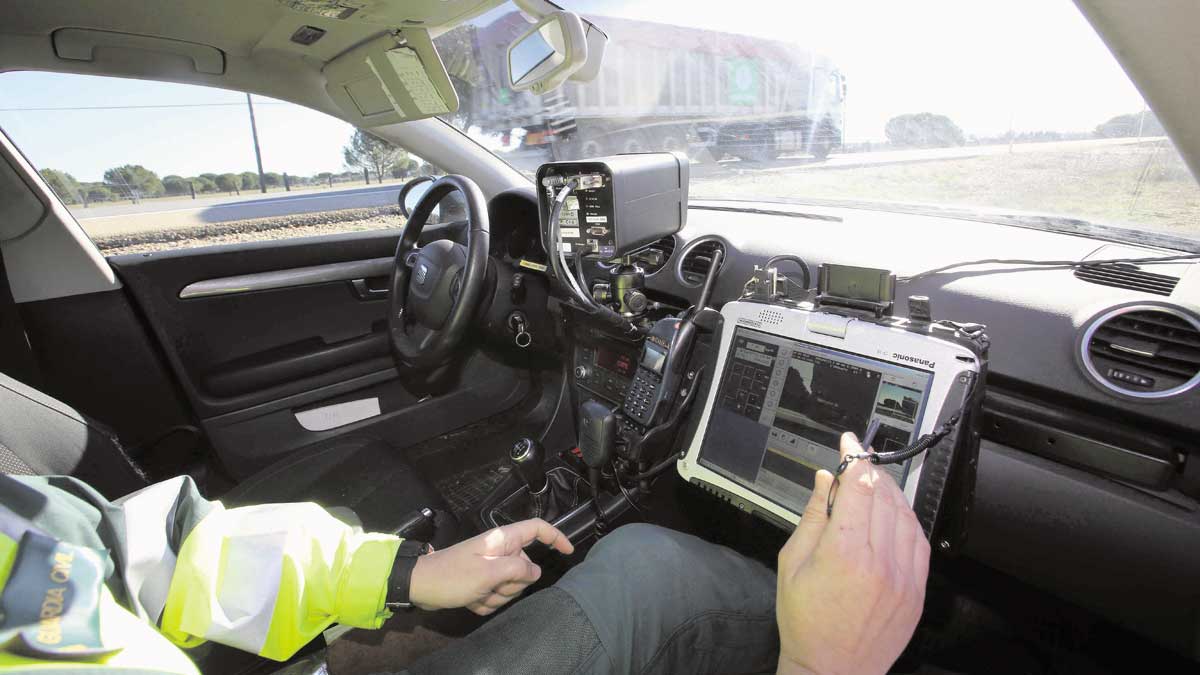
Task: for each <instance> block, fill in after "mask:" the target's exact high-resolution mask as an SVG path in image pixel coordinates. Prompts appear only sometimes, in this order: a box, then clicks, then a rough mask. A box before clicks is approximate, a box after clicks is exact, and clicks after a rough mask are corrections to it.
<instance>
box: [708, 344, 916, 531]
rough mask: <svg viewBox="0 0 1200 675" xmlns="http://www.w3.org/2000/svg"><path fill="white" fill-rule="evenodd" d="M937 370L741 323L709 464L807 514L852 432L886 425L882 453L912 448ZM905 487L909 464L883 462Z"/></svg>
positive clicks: (712, 428)
mask: <svg viewBox="0 0 1200 675" xmlns="http://www.w3.org/2000/svg"><path fill="white" fill-rule="evenodd" d="M932 381H933V374H932V373H930V372H928V371H925V370H920V369H917V368H911V367H908V366H901V365H898V364H894V363H890V362H886V361H880V360H877V359H873V358H870V357H866V356H862V355H858V354H851V353H848V352H843V351H839V350H837V349H833V348H830V347H824V346H820V345H815V344H811V343H808V342H802V341H799V340H793V339H790V338H786V337H782V336H779V335H772V334H770V333H763V332H760V331H755V330H751V329H748V328H741V327H739V328H737V329H736V331H735V332H734V335H733V343H732V345H731V346H730V353H729V354H728V355H727V357H726V364H725V373H724V374H723V377H722V380H721V384H720V388H719V389H718V391H717V398H716V403H715V405H714V406H713V411H712V414H711V416H710V418H709V423H708V430H707V432H706V433H705V437H704V443H703V445H702V446H701V448H700V454H699V457H698V459H699V462H700V464H702V465H703V466H705V467H707V468H709V469H711V470H713V471H716V472H717V473H719V474H721V475H723V476H725V477H726V478H729V479H730V480H732V481H735V482H737V483H739V484H741V485H743V486H745V487H746V488H748V489H750V490H753V491H754V492H757V493H759V494H761V495H763V496H764V497H766V498H768V499H770V500H771V501H774V502H776V503H777V504H779V505H781V506H783V507H785V508H787V509H789V510H791V511H793V512H795V513H800V512H802V511H803V510H804V506H805V504H806V503H807V501H808V498H809V496H810V495H811V494H812V487H813V484H814V480H815V477H816V472H817V471H818V470H820V469H826V470H830V471H832V470H834V469H835V468H836V467H837V465H838V462H839V455H838V445H839V439H840V437H841V435H842V433H843V432H846V431H852V432H854V433H855V434H857V435H858V436H859V437H860V438H861V437H862V435H863V433H864V432H865V431H866V428H867V425H868V424H869V423H870V421H871V420H872V419H878V420H879V421H880V423H881V425H880V427H879V431H878V433H877V434H876V436H875V442H874V446H875V450H877V451H879V452H885V451H890V450H899V449H901V448H903V447H905V446H907V445H908V444H909V443H910V442H911V439H912V438H913V436H914V434H915V433H916V432H917V430H918V429H919V428H920V426H921V417H922V415H923V414H924V412H925V399H926V397H927V396H928V393H929V389H930V386H931V384H932ZM879 468H880V469H881V470H883V471H886V472H888V473H890V474H891V475H892V477H893V478H894V479H895V480H896V482H897V483H898V484H900V485H901V486H903V485H904V479H905V474H906V472H907V469H908V463H907V462H904V463H901V464H892V465H883V466H880V467H879Z"/></svg>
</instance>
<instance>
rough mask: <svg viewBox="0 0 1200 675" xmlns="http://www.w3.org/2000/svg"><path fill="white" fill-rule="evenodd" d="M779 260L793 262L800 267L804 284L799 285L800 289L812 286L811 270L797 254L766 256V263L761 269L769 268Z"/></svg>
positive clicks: (779, 261)
mask: <svg viewBox="0 0 1200 675" xmlns="http://www.w3.org/2000/svg"><path fill="white" fill-rule="evenodd" d="M781 262H791V263H795V264H796V266H797V267H799V268H800V271H801V272H803V273H804V285H803V286H801V289H803V290H806V291H807V290H808V289H810V288H812V271H811V270H809V268H808V263H806V262H804V258H801V257H800V256H798V255H773V256H771V257H770V258H767V264H765V265H763V269H768V270H769V269H771V268H772V267H775V266H776V265H778V264H779V263H781Z"/></svg>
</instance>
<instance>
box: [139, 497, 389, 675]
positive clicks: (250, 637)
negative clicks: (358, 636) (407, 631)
mask: <svg viewBox="0 0 1200 675" xmlns="http://www.w3.org/2000/svg"><path fill="white" fill-rule="evenodd" d="M399 545H400V539H399V538H397V537H394V536H391V535H384V534H372V533H366V532H363V531H362V530H361V529H360V528H357V527H353V526H351V525H348V524H346V523H344V522H342V521H341V520H338V519H337V518H335V517H333V516H332V515H330V514H329V512H327V511H326V510H325V509H323V508H321V507H320V506H318V505H316V504H312V503H298V504H266V505H261V506H247V507H240V508H235V509H224V508H222V507H221V506H220V505H219V504H216V505H215V507H214V508H213V509H212V510H211V511H210V512H209V513H208V514H207V515H206V516H205V517H204V518H203V520H201V521H200V522H199V523H198V524H197V525H196V526H195V527H194V528H193V529H192V530H191V532H190V533H189V534H188V535H187V537H186V539H184V541H183V545H182V546H181V547H180V549H179V553H178V556H177V560H176V563H175V569H174V574H173V575H172V577H171V583H170V589H169V590H168V592H167V598H166V606H165V607H164V609H163V613H162V621H161V625H160V629H161V630H162V632H163V634H164V635H166V636H167V637H168V638H170V639H171V640H172V641H173V642H175V643H176V644H178V645H181V646H185V647H187V646H194V645H197V644H199V643H201V642H203V641H205V640H212V641H214V642H219V643H222V644H226V645H230V646H232V647H236V648H239V649H243V650H245V651H249V652H254V653H256V654H259V655H261V656H265V657H267V658H271V659H275V660H278V661H283V660H286V659H287V658H289V657H290V656H291V655H292V654H294V653H295V652H296V650H298V649H299V648H300V647H302V646H304V645H305V644H306V643H308V642H309V641H310V640H312V639H313V638H314V637H316V636H317V635H319V634H320V633H321V632H322V631H324V630H325V629H326V628H328V627H329V626H330V625H331V624H333V623H341V624H345V625H349V626H355V627H358V628H378V627H379V626H380V625H381V624H382V623H383V621H384V620H385V619H386V618H388V617H389V616H391V613H390V612H389V611H388V610H387V609H386V607H385V604H384V603H385V598H386V595H387V582H388V577H389V575H390V574H391V570H392V564H393V562H394V561H395V558H396V552H397V549H398V547H399Z"/></svg>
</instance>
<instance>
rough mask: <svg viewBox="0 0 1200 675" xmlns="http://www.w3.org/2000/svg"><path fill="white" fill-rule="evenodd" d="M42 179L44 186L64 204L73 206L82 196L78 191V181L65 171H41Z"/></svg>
mask: <svg viewBox="0 0 1200 675" xmlns="http://www.w3.org/2000/svg"><path fill="white" fill-rule="evenodd" d="M40 173H41V174H42V179H44V180H45V181H46V185H49V186H50V189H51V190H53V191H54V194H56V195H58V198H59V199H60V200H62V202H63V203H64V204H74V203H75V202H77V201H79V197H80V195H81V194H82V193H81V192H80V189H79V181H77V180H75V177H74V176H72V175H71V174H69V173H67V172H66V171H58V170H57V169H42V170H41V172H40Z"/></svg>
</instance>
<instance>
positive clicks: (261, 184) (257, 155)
mask: <svg viewBox="0 0 1200 675" xmlns="http://www.w3.org/2000/svg"><path fill="white" fill-rule="evenodd" d="M246 107H247V108H249V109H250V135H251V136H253V137H254V159H255V160H256V161H257V162H258V189H259V190H261V191H262V192H263V194H266V192H267V181H266V177H265V176H264V175H263V170H262V151H261V150H259V149H258V125H256V124H255V123H254V103H253V102H251V101H250V92H246Z"/></svg>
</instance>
